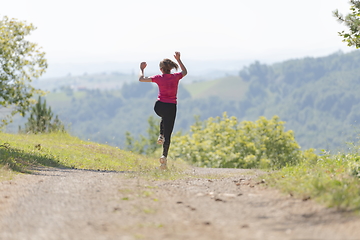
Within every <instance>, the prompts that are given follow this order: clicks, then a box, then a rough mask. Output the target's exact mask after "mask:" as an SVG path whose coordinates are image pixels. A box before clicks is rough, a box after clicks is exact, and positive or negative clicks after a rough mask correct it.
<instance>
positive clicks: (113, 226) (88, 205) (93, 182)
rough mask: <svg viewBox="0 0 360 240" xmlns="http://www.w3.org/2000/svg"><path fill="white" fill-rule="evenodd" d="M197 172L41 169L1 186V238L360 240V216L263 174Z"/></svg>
mask: <svg viewBox="0 0 360 240" xmlns="http://www.w3.org/2000/svg"><path fill="white" fill-rule="evenodd" d="M193 171H194V172H195V173H196V174H198V175H199V178H189V179H181V180H173V181H170V180H167V181H150V180H145V179H143V178H139V177H137V175H136V174H133V173H120V172H101V171H90V170H75V169H54V168H50V169H49V168H39V169H37V170H36V171H34V173H33V174H30V175H22V176H19V177H16V179H14V180H11V181H6V182H1V183H0V239H2V240H8V239H9V240H10V239H14V240H15V239H16V240H22V239H29V240H35V239H36V240H42V239H44V240H52V239H54V240H55V239H56V240H58V239H87V240H88V239H96V240H98V239H99V240H101V239H121V240H137V239H197V240H198V239H200V240H201V239H222V240H223V239H276V240H278V239H299V240H300V239H334V240H335V239H339V240H347V239H360V218H359V217H358V216H354V215H353V214H351V213H347V212H340V211H337V210H334V209H328V208H325V207H322V206H320V205H319V204H316V203H315V202H314V201H312V200H311V199H310V200H308V199H307V200H306V199H296V198H293V197H291V196H285V195H283V194H281V193H279V192H278V191H276V190H274V189H269V188H267V186H266V183H264V182H262V181H261V180H260V181H259V179H258V176H259V175H260V174H261V173H260V172H256V171H252V172H249V171H248V170H242V169H199V168H196V169H193ZM219 174H220V175H221V176H223V177H216V176H217V175H219ZM224 176H225V177H224ZM260 179H261V178H260Z"/></svg>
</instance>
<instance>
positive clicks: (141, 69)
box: [139, 62, 152, 82]
mask: <svg viewBox="0 0 360 240" xmlns="http://www.w3.org/2000/svg"><path fill="white" fill-rule="evenodd" d="M146 66H147V64H146V62H142V63H140V74H139V81H140V82H152V80H151V78H148V77H144V69H145V68H146Z"/></svg>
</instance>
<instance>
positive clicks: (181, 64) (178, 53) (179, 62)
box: [174, 52, 187, 77]
mask: <svg viewBox="0 0 360 240" xmlns="http://www.w3.org/2000/svg"><path fill="white" fill-rule="evenodd" d="M174 58H175V59H176V61H177V62H178V64H179V66H180V68H181V72H182V75H183V77H185V76H186V74H187V69H186V67H185V65H184V64H183V63H182V61H181V59H180V52H175V55H174Z"/></svg>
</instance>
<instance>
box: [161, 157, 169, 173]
mask: <svg viewBox="0 0 360 240" xmlns="http://www.w3.org/2000/svg"><path fill="white" fill-rule="evenodd" d="M160 163H161V165H160V169H161V170H166V169H167V159H166V157H165V156H161V158H160Z"/></svg>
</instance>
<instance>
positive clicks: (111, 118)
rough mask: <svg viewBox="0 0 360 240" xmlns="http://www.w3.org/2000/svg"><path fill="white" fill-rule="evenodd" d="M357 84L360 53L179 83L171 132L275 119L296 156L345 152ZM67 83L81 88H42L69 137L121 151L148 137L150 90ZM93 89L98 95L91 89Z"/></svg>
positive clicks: (127, 82)
mask: <svg viewBox="0 0 360 240" xmlns="http://www.w3.org/2000/svg"><path fill="white" fill-rule="evenodd" d="M189 72H190V73H191V69H189ZM99 76H101V79H100V78H99ZM116 76H118V79H119V84H121V87H120V85H118V86H116V85H113V87H110V88H109V87H104V86H106V85H107V84H108V83H107V82H110V80H108V81H107V80H106V79H112V80H111V81H112V82H116ZM359 76H360V53H359V52H358V51H354V52H351V53H347V54H343V53H341V52H339V53H335V54H332V55H330V56H326V57H321V58H303V59H293V60H288V61H285V62H280V63H276V64H272V65H267V64H262V63H260V62H255V63H253V64H250V65H249V66H247V67H244V68H243V69H242V70H241V71H240V72H239V75H238V76H228V77H224V78H220V79H217V80H211V81H201V82H193V83H190V84H189V83H186V82H183V83H182V84H180V88H179V96H178V98H179V104H178V115H177V120H176V124H175V131H179V130H182V131H183V132H187V131H188V130H189V126H190V125H192V124H193V123H194V121H195V120H194V116H196V115H197V116H200V118H201V119H207V118H209V117H215V116H222V114H223V112H227V114H228V116H236V117H237V118H238V119H239V121H242V120H251V121H254V120H256V119H258V118H259V117H260V116H265V117H267V118H271V117H273V116H274V115H278V116H279V117H280V119H281V120H283V121H286V125H285V126H286V129H287V130H289V129H291V130H293V131H294V132H295V137H296V140H297V141H298V143H299V144H300V145H301V146H302V148H304V149H307V148H317V149H336V148H344V147H345V142H346V141H348V140H351V139H352V138H354V137H356V134H359V131H360V130H359V129H358V126H359V125H358V123H359V121H360V94H359V92H360V77H359ZM71 78H72V79H77V82H80V83H81V84H79V86H81V87H78V88H74V87H72V88H70V85H72V86H74V83H76V82H71V81H67V82H66V81H64V80H62V79H57V81H56V83H57V84H58V85H57V86H53V87H52V86H51V84H50V85H46V84H45V86H47V88H48V89H54V90H56V91H53V92H51V93H49V94H48V95H47V97H46V98H47V102H48V104H49V105H50V106H52V109H53V111H54V113H55V114H58V115H59V117H60V119H62V120H63V121H64V123H65V125H67V126H69V129H70V131H71V132H72V133H73V134H75V135H77V136H79V137H81V138H84V139H91V140H93V141H98V142H101V143H108V144H111V145H115V146H119V147H124V142H125V132H126V131H129V132H131V133H132V135H133V136H135V137H136V136H139V135H140V134H141V135H144V136H146V134H147V132H146V129H147V127H148V123H147V119H148V118H149V116H156V115H155V114H154V112H153V105H154V102H155V100H156V96H157V89H156V85H155V84H151V83H139V82H138V81H137V80H136V77H135V76H134V75H122V74H119V73H117V74H112V75H111V76H107V77H106V74H102V75H88V76H82V77H78V78H76V77H71ZM67 79H69V77H67ZM81 79H82V80H81ZM84 79H85V80H84ZM86 79H92V83H91V82H89V83H88V82H87V81H86ZM74 81H75V80H74ZM49 83H50V81H49ZM94 83H96V84H97V85H99V86H102V87H100V89H95V85H94ZM101 84H104V85H101ZM106 89H107V90H106ZM109 89H111V90H109Z"/></svg>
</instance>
